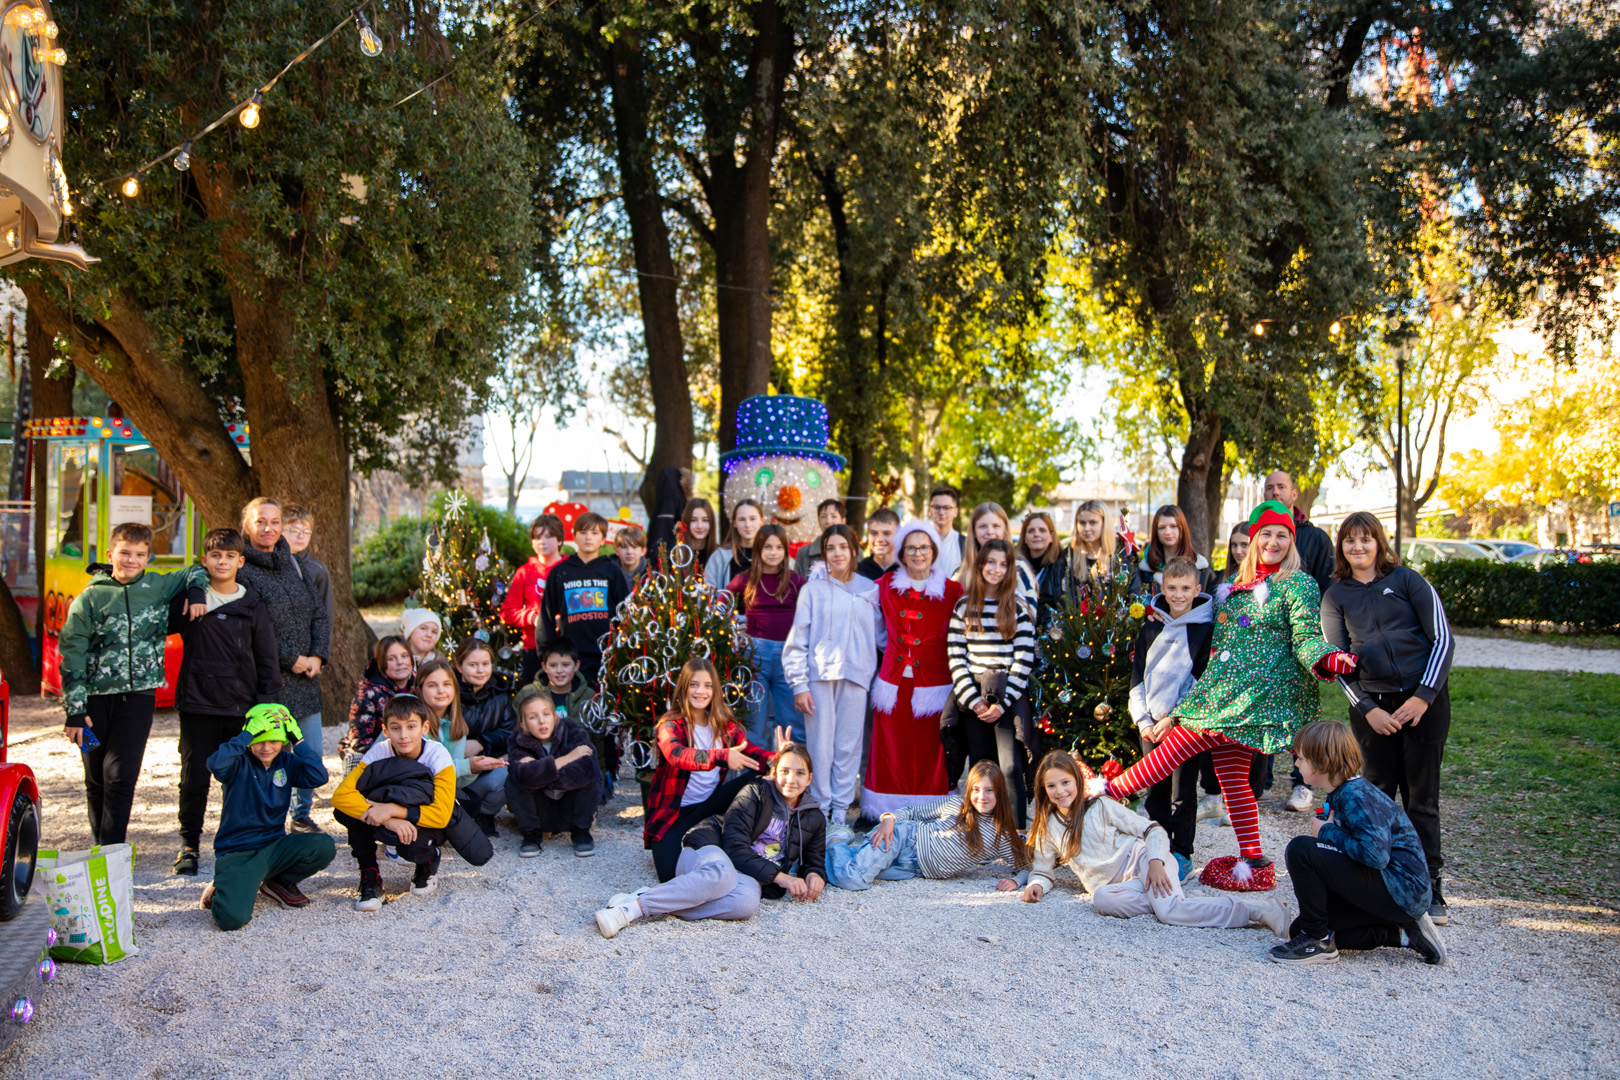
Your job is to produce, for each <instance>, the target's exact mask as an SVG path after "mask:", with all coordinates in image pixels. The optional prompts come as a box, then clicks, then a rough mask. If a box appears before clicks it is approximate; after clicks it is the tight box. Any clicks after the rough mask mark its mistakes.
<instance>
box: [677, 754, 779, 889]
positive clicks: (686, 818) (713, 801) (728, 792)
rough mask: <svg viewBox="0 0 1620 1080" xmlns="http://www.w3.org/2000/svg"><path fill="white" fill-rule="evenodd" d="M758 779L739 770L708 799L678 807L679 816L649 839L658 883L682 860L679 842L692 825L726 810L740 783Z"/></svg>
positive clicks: (751, 773) (756, 775) (747, 772)
mask: <svg viewBox="0 0 1620 1080" xmlns="http://www.w3.org/2000/svg"><path fill="white" fill-rule="evenodd" d="M757 779H759V773H757V772H754V771H753V770H752V769H740V770H738V774H737V775H736V776H733V777H732V778H731V779H730V780H727V781H726V782H725V783H723V784H721V785H720V786H719V787H717V788H715V789H714V791H712V792H710V793H709V797H708V798H707V799H704V800H703V801H702V802H700V803H693V804H692V805H691V806H683V807H681V814H680V816H679V817H677V818H676V819H675V820H674V821H673V822H671V823H670V826H669V829H668V831H666V832H665V833H664V835H663V836H661V837H659V838H658V839H657V840H654V841H653V842H652V857H653V869H654V870H656V871H657V872H658V881H659V883H660V884H661V883H663V882H665V881H668V880H669V879H670V878H672V877H674V876H675V864H676V863H677V862H679V861H680V859H681V841H682V840H685V839H686V834H687V833H689V832H691V831H692V826H694V825H696V824H697V823H698V822H700V821H702V820H703V819H704V818H706V817H708V816H709V815H711V814H723V813H725V812H726V811H727V810H728V809H729V808H730V807H731V801H732V800H733V799H735V798H736V797H737V792H739V791H741V790H742V789H743V785H744V784H746V783H748V782H749V781H750V780H757Z"/></svg>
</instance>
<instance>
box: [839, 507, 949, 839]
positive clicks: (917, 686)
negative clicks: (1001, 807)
mask: <svg viewBox="0 0 1620 1080" xmlns="http://www.w3.org/2000/svg"><path fill="white" fill-rule="evenodd" d="M894 546H895V549H896V550H897V551H899V552H900V565H899V566H896V567H895V568H894V569H892V570H890V571H889V572H888V573H886V574H884V575H883V577H882V578H881V579H880V580H879V581H878V597H879V602H880V604H881V606H882V608H883V623H884V629H885V631H886V637H887V641H888V644H887V646H886V647H885V649H884V652H883V666H882V668H880V669H879V670H878V676H877V681H876V682H874V683H873V684H872V749H871V756H870V758H869V759H868V761H867V765H866V778H865V780H864V781H863V783H862V786H861V816H862V817H865V818H871V819H873V820H874V821H875V820H877V819H878V818H879V817H881V816H882V815H883V814H886V813H888V812H890V811H892V810H898V809H900V808H902V807H906V806H914V805H916V804H918V803H924V802H929V801H931V800H933V799H937V798H939V797H940V796H941V795H944V794H946V793H947V792H948V791H949V790H950V786H951V782H950V778H949V777H947V776H946V775H945V752H944V750H943V749H941V747H940V743H939V717H940V714H941V713H942V712H944V711H945V706H946V705H947V704H948V703H949V702H950V699H951V665H950V659H949V658H948V657H947V656H946V653H945V635H946V632H947V630H948V629H949V625H950V620H951V611H952V609H954V608H955V607H956V602H957V601H958V600H959V599H961V597H962V586H961V585H960V584H958V583H957V582H955V581H951V580H948V579H947V578H946V576H945V574H944V573H943V572H942V571H941V570H940V569H939V567H938V566H937V565H936V563H937V561H938V559H939V534H938V533H936V532H934V530H933V528H932V526H930V525H929V524H928V523H927V522H926V521H911V522H907V523H906V524H905V525H904V526H903V527H902V528H901V529H900V535H898V536H896V537H895V539H894Z"/></svg>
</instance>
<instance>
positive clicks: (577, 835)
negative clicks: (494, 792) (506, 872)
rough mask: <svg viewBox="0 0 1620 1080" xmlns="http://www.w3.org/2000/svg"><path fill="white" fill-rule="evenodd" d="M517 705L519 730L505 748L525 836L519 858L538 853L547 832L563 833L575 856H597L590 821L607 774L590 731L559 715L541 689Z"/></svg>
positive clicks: (510, 800) (509, 791) (511, 795)
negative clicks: (593, 743) (569, 839)
mask: <svg viewBox="0 0 1620 1080" xmlns="http://www.w3.org/2000/svg"><path fill="white" fill-rule="evenodd" d="M517 707H518V717H519V720H518V727H517V731H515V732H513V733H512V740H511V742H510V743H509V744H508V746H507V750H506V761H507V776H506V802H507V805H508V806H510V807H511V809H512V816H514V817H516V818H517V822H518V829H519V830H521V831H522V833H523V846H522V847H521V848H519V849H518V857H519V858H524V859H532V858H534V857H535V856H536V855H539V854H540V845H541V843H542V842H543V841H544V840H545V836H546V833H548V832H550V833H555V832H562V831H563V830H564V829H567V830H568V832H569V835H570V837H571V838H572V840H573V842H574V854H575V855H577V856H579V857H580V858H587V857H589V856H591V855H595V854H596V843H595V841H593V840H592V839H591V822H592V820H593V819H594V818H595V816H596V807H597V805H598V804H599V803H600V802H601V801H602V791H601V777H602V773H601V770H599V769H598V768H597V767H596V754H595V751H594V750H593V749H592V748H591V733H590V732H589V731H586V730H585V725H584V724H581V723H580V722H579V721H578V720H575V719H574V718H573V717H568V716H561V717H560V716H558V715H557V709H556V707H555V706H554V705H552V702H551V695H550V694H549V693H547V692H546V691H545V690H542V689H539V688H538V687H534V686H530V687H527V688H526V689H524V690H523V692H522V693H520V694H518V698H517Z"/></svg>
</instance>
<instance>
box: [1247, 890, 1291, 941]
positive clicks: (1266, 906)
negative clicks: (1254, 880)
mask: <svg viewBox="0 0 1620 1080" xmlns="http://www.w3.org/2000/svg"><path fill="white" fill-rule="evenodd" d="M1243 902H1244V903H1245V904H1247V905H1249V925H1250V926H1263V927H1265V928H1266V929H1267V930H1270V931H1271V932H1272V933H1273V934H1276V935H1277V936H1278V937H1280V938H1287V937H1288V909H1287V908H1285V907H1283V906H1282V905H1281V904H1279V903H1277V901H1275V900H1273V899H1271V898H1270V897H1269V896H1259V897H1244V899H1243Z"/></svg>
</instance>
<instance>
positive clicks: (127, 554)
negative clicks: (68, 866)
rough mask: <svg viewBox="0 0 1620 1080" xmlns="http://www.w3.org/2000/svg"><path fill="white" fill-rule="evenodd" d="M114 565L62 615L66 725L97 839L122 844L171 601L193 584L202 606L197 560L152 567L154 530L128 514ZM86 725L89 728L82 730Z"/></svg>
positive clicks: (116, 534)
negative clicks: (155, 570)
mask: <svg viewBox="0 0 1620 1080" xmlns="http://www.w3.org/2000/svg"><path fill="white" fill-rule="evenodd" d="M108 544H109V547H110V548H111V550H110V551H109V552H108V557H109V559H110V560H111V562H112V572H111V573H108V572H107V570H106V569H105V568H104V567H95V568H94V571H93V574H92V576H91V578H90V584H88V585H86V586H85V588H84V591H83V592H81V593H80V594H79V595H78V596H76V597H74V599H73V605H72V606H71V607H69V608H68V613H67V619H66V621H64V622H63V624H62V632H61V634H60V635H59V636H58V644H59V647H60V649H61V653H62V665H61V671H62V707H63V709H65V710H66V712H67V723H66V725H65V727H64V729H63V730H64V731H65V733H66V734H67V737H68V738H69V739H70V740H72V741H73V742H74V743H76V744H78V745H79V746H80V748H81V749H82V748H84V746H85V744H86V743H87V742H89V741H91V739H90V737H93V740H94V745H93V746H91V747H90V748H89V749H85V750H84V793H85V801H86V803H87V804H88V808H89V814H90V838H91V842H92V843H95V844H121V843H123V842H124V836H125V833H126V832H127V831H128V829H129V812H130V807H131V806H132V805H133V804H134V801H135V781H136V780H137V779H138V778H139V777H140V775H141V759H142V758H144V757H145V756H146V739H147V736H148V735H150V734H151V733H152V708H153V705H154V702H155V699H156V695H155V693H154V691H156V690H157V688H158V687H159V686H162V685H163V645H164V639H165V638H166V637H167V636H168V625H169V604H170V602H171V601H173V600H174V598H175V597H176V596H178V595H180V593H181V592H182V591H184V590H186V589H187V588H188V587H190V588H193V589H195V590H196V594H195V595H194V596H193V597H192V599H193V601H194V602H193V604H192V605H191V612H190V614H191V617H192V618H194V619H195V618H197V617H199V616H200V615H201V614H203V612H204V611H205V610H206V608H205V605H204V603H203V598H202V587H203V586H204V585H206V584H207V582H208V574H207V572H206V571H205V570H203V568H202V567H200V566H193V567H190V568H189V569H187V570H185V571H177V572H175V573H172V574H148V573H147V572H146V564H147V562H148V560H150V559H151V557H152V530H151V529H150V528H149V527H148V526H145V525H139V524H136V523H134V522H125V523H123V524H121V525H117V526H115V527H114V528H113V530H112V535H111V536H110V537H109V538H108ZM87 727H88V731H89V736H90V737H87V735H86V728H87Z"/></svg>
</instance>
